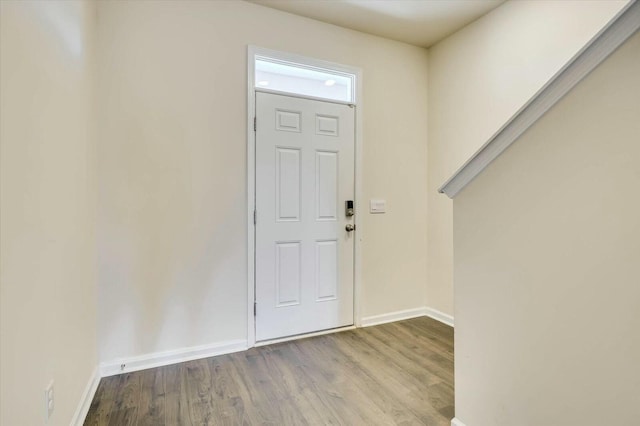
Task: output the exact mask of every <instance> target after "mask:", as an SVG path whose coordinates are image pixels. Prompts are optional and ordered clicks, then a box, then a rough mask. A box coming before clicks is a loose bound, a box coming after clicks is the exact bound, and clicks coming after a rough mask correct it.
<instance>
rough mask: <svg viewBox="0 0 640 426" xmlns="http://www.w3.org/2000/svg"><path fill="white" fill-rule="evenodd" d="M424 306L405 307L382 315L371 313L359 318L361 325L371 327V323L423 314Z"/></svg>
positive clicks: (383, 322)
mask: <svg viewBox="0 0 640 426" xmlns="http://www.w3.org/2000/svg"><path fill="white" fill-rule="evenodd" d="M425 315H426V313H425V308H414V309H405V310H403V311H395V312H389V313H386V314H382V315H373V316H370V317H364V318H362V320H361V324H362V327H371V326H372V325H379V324H386V323H388V322H395V321H402V320H406V319H411V318H417V317H423V316H425Z"/></svg>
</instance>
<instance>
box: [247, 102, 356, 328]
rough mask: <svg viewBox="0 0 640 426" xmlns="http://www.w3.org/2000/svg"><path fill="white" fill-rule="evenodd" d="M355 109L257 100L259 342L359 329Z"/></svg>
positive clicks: (257, 286) (257, 298) (335, 105)
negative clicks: (352, 208) (349, 204)
mask: <svg viewBox="0 0 640 426" xmlns="http://www.w3.org/2000/svg"><path fill="white" fill-rule="evenodd" d="M354 116H355V115H354V109H353V108H352V107H350V106H348V105H342V104H336V103H330V102H322V101H316V100H309V99H302V98H296V97H289V96H285V95H277V94H271V93H263V92H257V93H256V118H257V131H256V210H257V224H256V257H255V259H256V265H255V266H256V269H255V271H256V303H257V313H256V340H258V341H261V340H268V339H274V338H278V337H284V336H291V335H296V334H302V333H309V332H313V331H319V330H326V329H330V328H336V327H342V326H347V325H352V324H353V269H354V265H353V262H354V238H355V236H354V235H353V232H351V233H349V232H347V231H346V230H345V227H346V225H347V224H353V222H354V221H353V217H347V216H346V215H345V201H346V200H353V199H354V192H355V189H354V150H355V138H354Z"/></svg>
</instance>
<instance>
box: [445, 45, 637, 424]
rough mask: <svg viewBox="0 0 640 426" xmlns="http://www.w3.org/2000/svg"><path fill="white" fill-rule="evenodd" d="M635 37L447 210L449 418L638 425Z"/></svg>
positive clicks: (475, 421)
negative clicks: (452, 392) (450, 214)
mask: <svg viewBox="0 0 640 426" xmlns="http://www.w3.org/2000/svg"><path fill="white" fill-rule="evenodd" d="M639 52H640V33H638V34H636V35H635V36H633V38H632V39H630V40H629V41H628V42H627V43H626V44H625V45H623V46H622V47H621V48H620V49H619V50H618V51H617V52H616V53H614V54H613V55H612V56H611V57H610V58H609V59H607V60H606V61H605V62H604V63H603V64H602V65H600V67H598V68H597V69H596V70H595V71H593V72H592V73H591V74H590V75H589V76H588V77H587V78H586V79H585V80H583V81H582V82H581V83H580V84H579V85H578V86H576V88H574V89H573V91H571V92H570V93H569V94H568V95H567V96H566V97H565V98H564V99H563V100H561V101H560V102H559V103H558V104H557V105H556V106H555V107H554V108H553V109H552V110H550V111H549V112H548V113H547V114H546V115H545V116H543V117H542V118H541V120H540V121H538V122H537V123H536V124H535V125H534V126H533V127H532V128H530V129H529V130H528V131H527V132H526V133H525V134H524V135H523V136H522V137H521V138H520V140H518V141H517V142H516V143H515V144H514V145H512V146H511V147H510V148H509V149H508V150H507V151H506V152H505V153H504V154H503V155H502V156H501V157H499V158H498V159H497V160H496V161H495V162H494V163H493V164H491V165H490V166H489V167H488V168H487V169H486V170H485V171H484V172H483V173H482V174H481V175H480V176H479V177H478V178H477V179H476V180H475V181H473V182H472V183H471V184H470V185H469V186H467V187H466V188H465V189H464V190H463V191H462V192H461V193H460V194H459V195H458V196H457V197H456V199H455V200H454V234H455V235H454V249H455V254H456V255H455V298H456V310H455V318H456V336H455V346H456V364H455V375H456V377H455V379H456V417H457V418H458V419H460V420H461V421H462V422H463V423H465V424H466V425H468V426H485V425H486V426H501V425H514V424H518V425H568V426H572V425H580V426H599V425H605V424H606V425H624V424H637V423H638V418H640V369H639V368H638V360H639V359H640V334H639V330H640V315H638V312H640V286H639V285H638V284H639V283H640V268H639V267H638V257H639V256H640V220H639V218H640V198H639V197H638V194H639V188H640V167H639V164H640V144H639V143H638V135H640V121H639V120H638V117H640V102H639V99H640V79H638V76H639V75H640V55H639V54H638V53H639Z"/></svg>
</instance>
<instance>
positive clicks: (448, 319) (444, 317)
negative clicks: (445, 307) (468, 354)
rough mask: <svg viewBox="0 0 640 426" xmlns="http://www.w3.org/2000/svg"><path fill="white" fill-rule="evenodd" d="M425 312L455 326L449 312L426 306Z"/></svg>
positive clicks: (437, 319) (435, 318) (430, 316)
mask: <svg viewBox="0 0 640 426" xmlns="http://www.w3.org/2000/svg"><path fill="white" fill-rule="evenodd" d="M424 314H425V315H426V316H428V317H429V318H433V319H434V320H436V321H440V322H441V323H443V324H447V325H448V326H451V327H453V316H451V315H449V314H445V313H444V312H440V311H438V310H437V309H433V308H425V313H424ZM463 426H464V425H463Z"/></svg>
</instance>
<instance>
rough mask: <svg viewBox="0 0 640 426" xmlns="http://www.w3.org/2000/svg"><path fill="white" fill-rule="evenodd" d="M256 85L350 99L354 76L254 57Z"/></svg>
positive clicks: (270, 88) (344, 100) (340, 99)
mask: <svg viewBox="0 0 640 426" xmlns="http://www.w3.org/2000/svg"><path fill="white" fill-rule="evenodd" d="M255 65H256V73H255V74H256V81H255V87H257V88H264V89H269V90H277V91H279V92H287V93H296V94H300V95H307V96H313V97H316V98H325V99H332V100H336V101H343V102H353V76H352V75H350V74H342V73H337V72H335V71H329V70H324V69H319V68H311V67H306V66H303V65H298V64H290V63H284V62H276V61H273V60H267V59H256V64H255Z"/></svg>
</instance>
